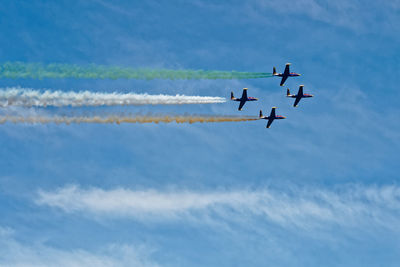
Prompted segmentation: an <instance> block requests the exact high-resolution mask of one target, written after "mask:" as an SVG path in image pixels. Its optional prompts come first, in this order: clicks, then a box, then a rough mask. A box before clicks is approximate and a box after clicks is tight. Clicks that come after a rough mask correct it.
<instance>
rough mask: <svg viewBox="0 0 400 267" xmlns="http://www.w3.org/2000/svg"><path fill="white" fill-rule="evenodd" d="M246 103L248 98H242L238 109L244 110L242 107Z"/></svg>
mask: <svg viewBox="0 0 400 267" xmlns="http://www.w3.org/2000/svg"><path fill="white" fill-rule="evenodd" d="M244 104H246V100H243V98H242V100H240V104H239V108H238V110H242V107H243V106H244Z"/></svg>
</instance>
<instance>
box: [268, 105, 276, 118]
mask: <svg viewBox="0 0 400 267" xmlns="http://www.w3.org/2000/svg"><path fill="white" fill-rule="evenodd" d="M275 109H276V107H273V108H272V109H271V113H270V114H269V117H270V118H271V117H272V118H275Z"/></svg>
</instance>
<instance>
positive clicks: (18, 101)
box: [0, 88, 226, 107]
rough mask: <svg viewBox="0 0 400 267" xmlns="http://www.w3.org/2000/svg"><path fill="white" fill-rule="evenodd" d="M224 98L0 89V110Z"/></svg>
mask: <svg viewBox="0 0 400 267" xmlns="http://www.w3.org/2000/svg"><path fill="white" fill-rule="evenodd" d="M224 102H226V99H225V98H222V97H210V96H185V95H175V96H173V95H148V94H134V93H126V94H122V93H116V92H114V93H95V92H89V91H81V92H63V91H48V90H47V91H44V92H41V91H37V90H32V89H22V88H5V89H3V90H0V107H8V106H22V107H46V106H55V107H62V106H72V107H81V106H116V105H183V104H213V103H224Z"/></svg>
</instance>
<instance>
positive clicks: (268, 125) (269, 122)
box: [267, 119, 274, 128]
mask: <svg viewBox="0 0 400 267" xmlns="http://www.w3.org/2000/svg"><path fill="white" fill-rule="evenodd" d="M273 121H274V119H268V123H267V128H269V127H271V124H272V122H273Z"/></svg>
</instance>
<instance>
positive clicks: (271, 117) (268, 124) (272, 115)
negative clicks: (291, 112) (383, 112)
mask: <svg viewBox="0 0 400 267" xmlns="http://www.w3.org/2000/svg"><path fill="white" fill-rule="evenodd" d="M275 109H276V107H273V108H272V109H271V114H270V115H269V116H263V113H262V110H260V120H261V119H262V120H268V123H267V126H266V127H267V128H269V127H271V124H272V122H273V121H274V120H283V119H286V117H284V116H280V115H275Z"/></svg>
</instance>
